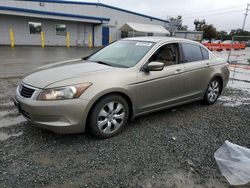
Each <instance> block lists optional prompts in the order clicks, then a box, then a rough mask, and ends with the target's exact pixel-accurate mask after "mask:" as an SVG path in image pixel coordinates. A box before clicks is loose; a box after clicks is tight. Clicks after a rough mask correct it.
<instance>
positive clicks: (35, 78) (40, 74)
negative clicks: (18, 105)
mask: <svg viewBox="0 0 250 188" xmlns="http://www.w3.org/2000/svg"><path fill="white" fill-rule="evenodd" d="M112 69H115V67H110V66H107V65H102V64H98V63H94V62H88V61H83V60H75V61H66V62H63V63H55V64H51V65H47V66H43V67H40V68H38V69H36V70H34V71H33V72H31V73H29V74H28V75H26V76H25V77H24V78H23V80H22V82H23V83H25V84H27V85H30V86H33V87H37V88H45V87H47V86H49V85H51V84H53V83H56V82H59V81H63V80H67V79H71V78H76V77H82V76H85V75H89V74H97V73H101V72H105V71H110V70H112ZM72 84H74V83H72Z"/></svg>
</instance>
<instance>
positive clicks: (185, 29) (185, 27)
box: [178, 25, 188, 31]
mask: <svg viewBox="0 0 250 188" xmlns="http://www.w3.org/2000/svg"><path fill="white" fill-rule="evenodd" d="M178 30H181V31H187V30H188V26H187V25H181V26H180V27H178Z"/></svg>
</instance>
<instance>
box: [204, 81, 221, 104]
mask: <svg viewBox="0 0 250 188" xmlns="http://www.w3.org/2000/svg"><path fill="white" fill-rule="evenodd" d="M219 92H220V84H219V82H218V80H213V81H212V82H211V83H210V85H209V87H208V93H207V96H208V100H209V101H210V102H214V101H215V100H216V99H217V97H218V96H219Z"/></svg>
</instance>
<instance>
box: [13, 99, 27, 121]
mask: <svg viewBox="0 0 250 188" xmlns="http://www.w3.org/2000/svg"><path fill="white" fill-rule="evenodd" d="M13 102H14V105H15V107H16V108H17V110H18V112H19V113H20V114H22V115H23V116H24V117H25V118H26V119H28V120H30V119H31V117H30V114H29V113H28V112H26V111H25V110H23V109H22V107H21V104H20V102H18V101H17V100H16V99H15V98H13Z"/></svg>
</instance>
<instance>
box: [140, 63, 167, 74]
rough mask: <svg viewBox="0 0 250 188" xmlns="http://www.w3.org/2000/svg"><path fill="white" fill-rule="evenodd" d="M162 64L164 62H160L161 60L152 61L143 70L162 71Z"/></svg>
mask: <svg viewBox="0 0 250 188" xmlns="http://www.w3.org/2000/svg"><path fill="white" fill-rule="evenodd" d="M164 66H165V64H164V63H162V62H157V61H152V62H150V63H149V64H148V65H147V66H146V67H145V69H144V70H145V71H147V72H150V71H162V70H163V68H164Z"/></svg>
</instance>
